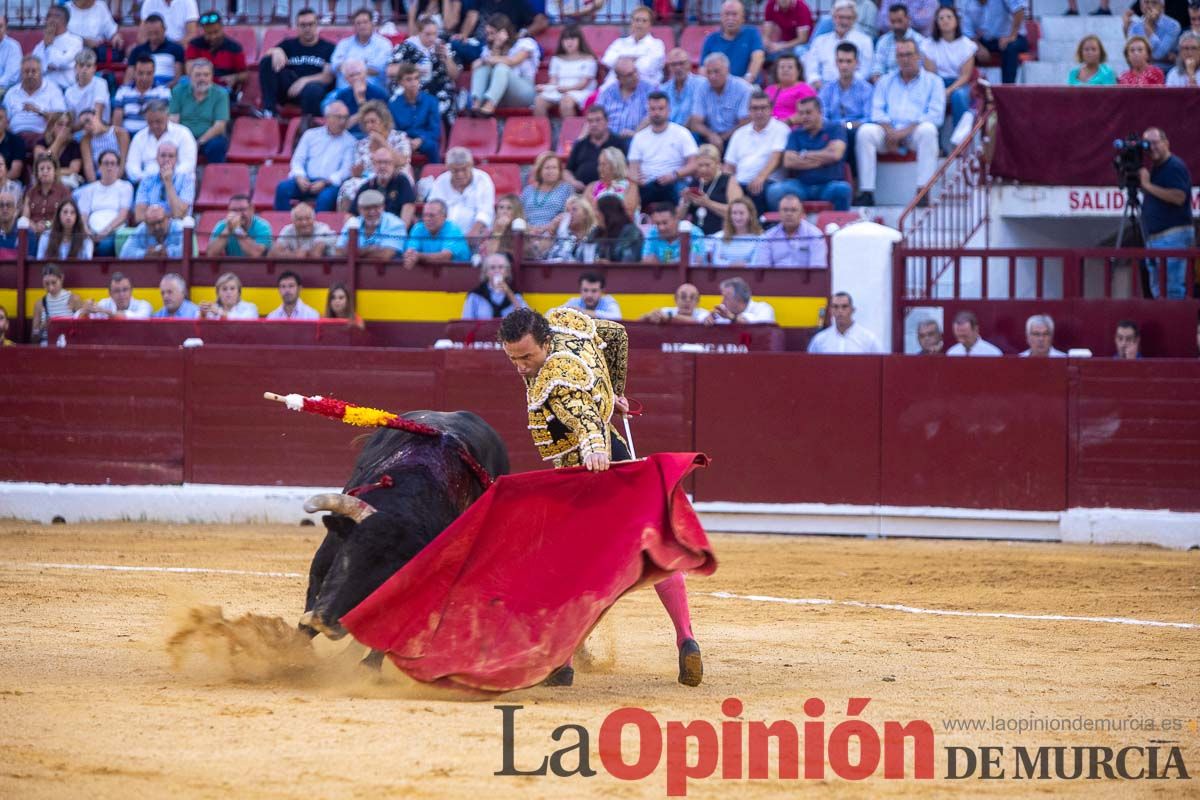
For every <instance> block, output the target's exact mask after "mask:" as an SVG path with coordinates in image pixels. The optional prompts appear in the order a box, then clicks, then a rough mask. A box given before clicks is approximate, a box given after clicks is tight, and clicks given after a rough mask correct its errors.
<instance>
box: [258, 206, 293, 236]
mask: <svg viewBox="0 0 1200 800" xmlns="http://www.w3.org/2000/svg"><path fill="white" fill-rule="evenodd" d="M254 213H255V214H257V215H258V216H260V217H262V218H263V219H265V220H266V221H267V224H268V225H270V226H271V234H272V235H273V236H278V235H279V232H280V231H281V230H283V226H284V225H288V224H290V223H291V221H292V214H291V212H289V211H275V210H274V209H267V208H259V207H258V206H257V205H255V206H254Z"/></svg>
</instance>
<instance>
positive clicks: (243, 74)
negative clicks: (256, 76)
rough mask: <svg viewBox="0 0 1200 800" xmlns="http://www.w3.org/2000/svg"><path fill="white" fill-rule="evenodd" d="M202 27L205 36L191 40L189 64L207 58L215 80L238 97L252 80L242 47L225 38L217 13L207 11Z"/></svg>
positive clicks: (201, 17)
mask: <svg viewBox="0 0 1200 800" xmlns="http://www.w3.org/2000/svg"><path fill="white" fill-rule="evenodd" d="M200 26H201V28H202V29H203V31H204V33H203V34H202V35H200V36H197V37H196V38H194V39H192V40H190V41H189V42H188V46H187V52H186V57H187V60H188V62H189V63H190V62H192V61H194V60H195V59H197V58H204V59H207V60H208V61H210V62H212V65H213V80H214V81H216V82H217V83H218V84H220V85H221V86H224V87H225V88H226V89H228V90H229V92H230V95H232V96H236V94H237V91H238V90H239V89H241V87H242V83H243V82H245V81H246V80H247V79H248V78H249V77H250V70H249V69H248V68H247V67H246V53H245V52H244V51H243V50H242V46H241V45H240V44H238V43H237V42H235V41H234V40H233V39H230V38H229V37H228V36H226V35H225V26H224V25H222V24H221V15H220V14H218V13H217V12H216V11H205V12H204V13H203V14H201V15H200Z"/></svg>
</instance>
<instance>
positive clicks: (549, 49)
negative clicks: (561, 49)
mask: <svg viewBox="0 0 1200 800" xmlns="http://www.w3.org/2000/svg"><path fill="white" fill-rule="evenodd" d="M561 35H562V28H560V27H558V26H556V25H552V26H550V27H548V28H546V29H545V30H544V31H542V32H541V33H539V34H538V35H537V36H535V37H533V40H534V41H535V42H537V43H538V47H540V48H542V61H543V62H547V61H549V60H550V56H552V55H554V51H555V50H557V49H558V37H559V36H561ZM597 55H599V54H597Z"/></svg>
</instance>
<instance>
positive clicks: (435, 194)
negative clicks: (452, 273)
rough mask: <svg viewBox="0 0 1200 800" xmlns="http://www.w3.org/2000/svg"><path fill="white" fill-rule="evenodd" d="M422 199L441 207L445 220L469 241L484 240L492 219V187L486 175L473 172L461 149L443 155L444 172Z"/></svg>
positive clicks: (466, 153)
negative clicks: (444, 161)
mask: <svg viewBox="0 0 1200 800" xmlns="http://www.w3.org/2000/svg"><path fill="white" fill-rule="evenodd" d="M425 199H426V201H429V200H441V201H442V202H443V203H445V204H446V214H447V218H448V219H449V220H450V221H451V222H453V223H454V224H455V225H456V226H457V227H458V229H459V230H462V231H466V233H467V236H468V237H470V238H478V237H481V236H486V235H487V233H488V231H490V230H491V229H492V222H494V221H495V218H496V185H495V184H494V183H492V177H491V176H490V175H488V174H487V173H486V172H484V171H483V170H481V169H475V159H474V158H473V157H472V156H471V151H470V150H468V149H467V148H465V147H451V148H450V149H449V150H447V151H446V171H445V172H443V173H442V174H441V175H438V176H437V179H436V180H435V181H434V182H433V188H432V189H430V190H429V196H428V197H427V198H425Z"/></svg>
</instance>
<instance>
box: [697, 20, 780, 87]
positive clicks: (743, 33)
mask: <svg viewBox="0 0 1200 800" xmlns="http://www.w3.org/2000/svg"><path fill="white" fill-rule="evenodd" d="M709 53H724V54H725V56H726V58H728V59H729V71H730V72H731V73H732V74H734V75H740V76H742V77H743V78H745V79H746V80H747V81H748V82H750V83H756V82H757V81H758V73H759V72H760V71H762V65H763V59H764V58H766V53H765V52H764V50H763V41H762V36H761V35H760V34H759V32H758V29H757V28H755V27H753V26H750V25H747V24H746V9H745V7H744V6H743V5H742V4H741V2H740V0H725V2H724V3H722V4H721V30H719V31H713V32H712V33H710V34H709V35H708V38H707V39H705V40H704V48H703V49H702V50H701V51H700V61H701V63H703V61H704V60H705V59H706V58H707V57H708V55H709Z"/></svg>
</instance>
